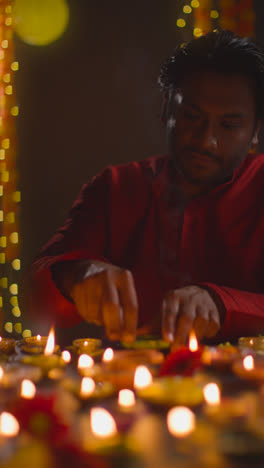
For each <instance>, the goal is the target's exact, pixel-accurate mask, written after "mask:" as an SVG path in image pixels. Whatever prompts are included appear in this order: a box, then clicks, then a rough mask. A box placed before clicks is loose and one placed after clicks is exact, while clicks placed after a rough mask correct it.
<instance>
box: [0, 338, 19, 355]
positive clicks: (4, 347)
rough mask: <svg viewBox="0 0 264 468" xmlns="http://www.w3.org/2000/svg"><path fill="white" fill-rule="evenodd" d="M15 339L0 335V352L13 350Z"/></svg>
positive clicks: (7, 352) (9, 352)
mask: <svg viewBox="0 0 264 468" xmlns="http://www.w3.org/2000/svg"><path fill="white" fill-rule="evenodd" d="M15 344H16V341H15V340H14V339H13V338H3V337H2V336H0V354H12V353H13V352H14V351H15Z"/></svg>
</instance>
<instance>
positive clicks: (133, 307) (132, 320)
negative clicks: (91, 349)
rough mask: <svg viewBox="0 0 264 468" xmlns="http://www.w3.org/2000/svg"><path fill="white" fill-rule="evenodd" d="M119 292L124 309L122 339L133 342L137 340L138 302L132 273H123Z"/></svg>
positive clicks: (120, 278) (120, 276)
mask: <svg viewBox="0 0 264 468" xmlns="http://www.w3.org/2000/svg"><path fill="white" fill-rule="evenodd" d="M118 292H119V298H120V303H121V307H122V309H123V330H122V339H123V340H124V341H127V342H132V341H134V340H135V339H136V331H137V322H138V300H137V293H136V288H135V284H134V279H133V276H132V274H131V273H130V271H122V273H121V274H120V275H119V284H118Z"/></svg>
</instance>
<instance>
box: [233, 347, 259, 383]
mask: <svg viewBox="0 0 264 468" xmlns="http://www.w3.org/2000/svg"><path fill="white" fill-rule="evenodd" d="M232 369H233V372H234V373H235V374H236V375H238V376H239V377H241V378H242V379H246V380H247V381H250V382H254V383H257V384H261V383H263V382H264V359H263V358H261V357H260V356H252V355H251V354H248V355H247V356H245V357H244V358H241V359H238V360H236V361H235V362H234V364H233V366H232Z"/></svg>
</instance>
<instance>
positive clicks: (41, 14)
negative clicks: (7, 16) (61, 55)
mask: <svg viewBox="0 0 264 468" xmlns="http://www.w3.org/2000/svg"><path fill="white" fill-rule="evenodd" d="M13 15H14V24H15V31H16V33H17V35H18V36H19V37H20V39H22V40H23V41H24V42H26V43H27V44H30V45H36V46H43V45H47V44H50V43H51V42H53V41H55V40H56V39H58V38H59V37H60V36H61V35H62V34H63V32H64V31H65V29H66V27H67V24H68V21H69V7H68V5H67V3H66V1H65V0H15V1H14V10H13Z"/></svg>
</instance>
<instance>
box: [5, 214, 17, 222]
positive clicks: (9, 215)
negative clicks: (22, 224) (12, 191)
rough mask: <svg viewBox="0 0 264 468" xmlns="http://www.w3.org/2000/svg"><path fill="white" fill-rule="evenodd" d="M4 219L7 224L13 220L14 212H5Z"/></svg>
mask: <svg viewBox="0 0 264 468" xmlns="http://www.w3.org/2000/svg"><path fill="white" fill-rule="evenodd" d="M6 221H7V222H8V223H9V224H11V223H14V222H15V213H14V211H10V212H9V213H7V215H6Z"/></svg>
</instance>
